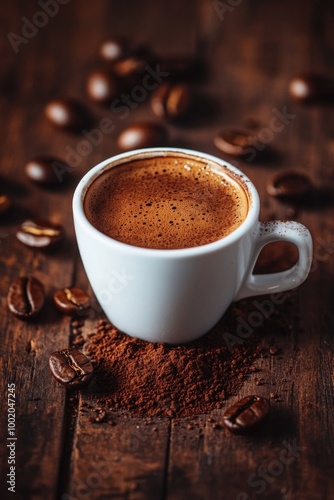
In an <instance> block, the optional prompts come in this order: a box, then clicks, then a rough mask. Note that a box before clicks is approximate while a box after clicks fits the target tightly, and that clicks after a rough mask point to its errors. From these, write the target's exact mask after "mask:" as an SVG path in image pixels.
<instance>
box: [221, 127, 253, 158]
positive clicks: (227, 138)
mask: <svg viewBox="0 0 334 500" xmlns="http://www.w3.org/2000/svg"><path fill="white" fill-rule="evenodd" d="M213 142H214V144H215V146H216V147H217V148H218V149H220V151H222V152H223V153H226V154H229V155H235V156H242V155H244V154H246V153H248V152H249V151H248V150H249V148H251V147H253V146H254V144H256V137H255V135H254V133H253V132H252V131H249V130H244V129H225V130H222V131H221V132H219V133H218V134H217V135H216V136H215V138H214V140H213Z"/></svg>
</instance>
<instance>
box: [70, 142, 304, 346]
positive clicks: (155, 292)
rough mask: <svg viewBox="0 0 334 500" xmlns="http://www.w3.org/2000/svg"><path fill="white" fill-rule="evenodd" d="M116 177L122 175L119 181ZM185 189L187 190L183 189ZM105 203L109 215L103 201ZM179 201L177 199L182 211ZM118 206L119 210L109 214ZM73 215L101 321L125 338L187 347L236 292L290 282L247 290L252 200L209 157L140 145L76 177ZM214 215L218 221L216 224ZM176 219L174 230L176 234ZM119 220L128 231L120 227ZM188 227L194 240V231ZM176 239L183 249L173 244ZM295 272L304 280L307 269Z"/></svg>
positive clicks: (262, 289)
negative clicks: (163, 179)
mask: <svg viewBox="0 0 334 500" xmlns="http://www.w3.org/2000/svg"><path fill="white" fill-rule="evenodd" d="M152 161H153V165H154V166H153V167H152V168H151V167H149V165H152ZM168 162H169V163H168ZM145 165H146V167H145ZM129 167H130V168H129ZM148 167H149V168H148ZM187 167H190V168H188V170H187ZM145 168H146V173H145ZM169 169H171V170H172V171H173V175H171V176H169V177H168V182H167V188H166V189H167V191H165V188H163V189H161V187H160V194H161V192H163V194H164V197H163V199H161V200H159V199H158V198H157V197H155V198H154V196H153V195H152V193H153V194H154V193H155V194H157V189H158V188H159V181H157V179H159V176H161V175H162V174H163V175H165V176H166V171H168V170H169ZM180 169H185V171H186V172H187V175H181V174H180ZM164 170H165V172H163V171H164ZM124 171H125V174H126V175H128V177H126V176H125V182H123V181H122V176H123V175H124ZM134 171H135V172H136V173H135V175H134V173H133V172H134ZM194 171H195V174H194ZM155 172H158V173H157V174H156V173H155ZM199 172H200V175H198V174H199ZM111 173H112V175H110V174H111ZM167 173H168V172H167ZM201 176H202V177H201ZM215 176H216V177H217V176H220V179H222V181H223V189H222V187H221V186H219V187H217V186H218V184H217V183H218V181H217V179H216V177H215ZM195 177H197V180H195ZM210 177H213V178H214V179H213V182H211V184H210V182H209V181H207V179H208V178H210ZM181 178H182V179H181ZM180 179H181V180H180ZM123 180H124V179H123ZM189 183H190V184H191V186H192V188H191V189H188V191H187V189H186V188H187V186H189ZM94 186H95V187H94ZM130 186H131V189H129V187H130ZM157 186H158V188H157ZM203 186H204V187H203ZM181 188H182V189H181ZM193 188H194V189H195V188H196V189H197V191H199V192H200V196H199V198H200V200H201V202H204V201H205V198H206V197H208V198H210V200H209V201H210V203H208V204H207V210H206V212H209V208H210V207H211V209H212V210H211V212H209V213H204V212H205V210H204V209H203V206H202V205H201V206H200V207H196V206H195V205H196V199H197V200H198V198H196V196H190V195H191V194H194V193H191V191H192V189H193ZM181 192H182V193H181ZM224 192H225V198H224ZM180 193H181V194H180ZM203 193H204V194H203ZM195 194H196V193H195ZM187 196H188V198H187ZM86 197H87V198H86ZM111 197H112V201H113V204H112V207H113V209H112V210H111V209H110V204H108V203H107V201H108V200H109V199H110V198H111ZM222 199H223V201H224V203H225V205H226V207H227V209H226V210H225V211H222V210H221V207H220V205H218V209H217V204H219V203H220V204H221V201H222ZM87 200H88V203H87ZM180 200H185V203H184V210H183V212H182V210H181V211H180V206H181V207H182V203H181V202H180ZM123 202H124V203H123ZM138 203H139V205H137V204H138ZM140 205H141V207H140ZM161 205H164V206H163V207H162V206H161ZM87 207H88V208H87ZM118 207H121V209H120V210H119V211H118V212H117V209H118ZM174 207H175V208H174ZM215 207H216V209H215ZM226 207H225V208H226ZM198 208H200V210H199V212H200V215H201V217H200V220H199V218H197V219H196V217H194V221H191V214H192V213H193V212H194V213H195V215H196V213H199V212H196V209H198ZM158 209H160V210H158ZM202 209H203V210H202ZM94 210H95V212H94ZM187 210H188V212H187ZM189 210H190V211H189ZM201 210H202V211H201ZM233 210H235V211H234V212H233ZM139 211H141V212H142V213H141V214H139ZM192 211H193V212H192ZM223 212H224V214H223ZM115 213H116V215H115ZM73 214H74V225H75V231H76V236H77V241H78V246H79V250H80V254H81V257H82V261H83V264H84V267H85V270H86V273H87V276H88V279H89V281H90V283H91V285H92V288H93V291H94V293H95V294H96V296H97V299H98V301H99V303H100V305H101V307H102V309H103V310H104V312H105V314H106V316H107V317H108V319H109V320H110V321H111V323H113V324H114V325H115V326H116V327H117V328H119V329H120V330H121V331H123V332H124V333H127V334H129V335H131V336H134V337H138V338H141V339H144V340H147V341H154V342H167V343H172V344H178V343H184V342H188V341H191V340H194V339H196V338H198V337H200V336H201V335H204V334H205V333H207V332H208V331H209V330H210V329H211V328H212V327H213V326H214V325H215V324H216V323H217V322H218V321H219V320H220V318H221V317H222V315H223V314H224V312H225V311H226V309H227V308H228V307H229V305H230V304H231V303H232V302H233V301H234V300H236V299H238V298H241V296H250V295H259V294H262V293H269V290H271V289H273V290H275V287H276V288H277V291H281V290H283V289H289V288H292V287H293V284H295V283H296V281H293V280H292V281H293V282H292V281H291V279H292V277H290V278H291V279H290V278H289V283H280V278H282V279H283V278H284V277H287V276H286V275H285V276H284V277H283V276H282V275H281V276H278V277H277V279H276V281H275V280H274V281H273V280H272V279H270V280H269V281H270V283H269V281H268V282H267V283H265V282H264V281H263V282H262V283H261V285H259V286H258V283H257V281H256V283H255V286H254V287H253V285H252V276H253V275H252V269H253V267H254V264H255V261H256V259H257V255H258V254H259V252H260V250H261V248H262V247H263V246H264V245H265V244H267V243H268V242H269V240H268V239H266V241H265V240H264V239H263V236H262V235H261V234H262V230H263V224H261V223H259V221H258V215H259V198H258V194H257V191H256V189H255V187H254V186H253V184H252V183H251V181H250V180H249V179H248V178H247V177H246V176H245V175H244V174H243V173H242V172H240V171H239V170H238V169H236V168H235V167H233V166H232V165H229V164H226V162H224V161H223V160H221V159H218V158H215V157H213V156H211V155H207V154H204V153H199V152H195V151H190V150H183V149H182V150H181V149H176V148H150V149H144V150H137V151H131V152H128V153H123V154H120V155H118V156H115V157H113V158H111V159H108V160H106V161H104V162H102V163H100V164H99V165H97V166H96V167H94V168H93V169H92V170H90V171H89V172H88V173H87V174H86V175H85V176H84V178H83V179H82V180H81V182H80V183H79V185H78V187H77V189H76V191H75V194H74V198H73ZM202 214H203V215H202ZM222 214H223V215H224V217H225V219H226V220H223V224H220V223H221V219H222ZM236 214H237V215H236ZM135 215H137V217H135ZM139 215H140V216H141V217H138V216H139ZM162 215H164V216H165V219H164V221H163V222H164V225H161V224H162V222H161V221H162V219H163V217H162ZM122 217H123V219H122ZM187 217H188V219H189V220H187ZM202 218H203V220H202ZM113 219H115V221H116V224H114V225H113ZM159 219H160V222H159ZM181 219H185V220H184V221H182V220H181ZM120 221H121V223H120ZM177 222H178V223H179V229H178V226H177V225H176V223H177ZM181 222H183V223H184V224H183V226H182V228H181V229H180V223H181ZM125 223H126V224H129V225H128V226H126V225H125V226H124V225H123V226H121V224H125ZM187 223H188V224H189V226H187V225H186V224H187ZM159 224H160V226H159ZM282 224H283V223H282ZM294 224H297V223H294ZM297 225H298V224H297ZM124 227H125V228H126V230H124ZM162 227H163V229H164V231H165V232H166V234H165V237H164V238H162V240H163V244H162V246H161V247H159V246H157V245H158V244H157V243H156V242H157V241H158V243H159V241H162V240H160V239H161V237H159V236H158V235H159V234H161V233H162V232H163V231H162ZM198 227H199V229H200V231H199V233H200V238H199V239H198V238H197V236H196V234H195V233H196V230H197V229H198ZM302 227H304V226H302ZM134 228H137V229H136V231H134ZM187 228H188V231H186V230H185V229H187ZM217 228H218V229H219V230H218V231H217ZM128 229H130V231H128ZM131 229H132V231H131ZM280 229H282V225H281V226H280ZM284 229H287V230H288V233H289V234H288V239H289V241H291V240H293V238H294V237H295V233H296V231H295V228H292V227H288V226H284ZM304 229H305V228H304ZM268 230H269V228H268ZM305 230H306V229H305ZM219 231H220V233H219ZM224 231H225V232H224ZM306 231H307V230H306ZM217 232H218V233H219V234H218V236H217ZM131 233H136V235H135V236H136V238H137V237H138V238H139V239H137V240H136V239H135V243H133V242H132V241H133V240H131V239H130V240H129V238H128V235H129V234H130V235H131ZM269 233H270V234H272V236H271V237H270V241H274V240H275V241H276V240H277V239H282V237H281V235H279V234H278V233H277V230H276V229H270V230H269ZM124 235H125V238H123V237H124ZM152 235H153V236H154V237H153V236H152ZM175 235H176V236H177V235H179V238H177V237H176V236H175ZM180 235H181V237H180ZM120 236H121V237H122V238H123V241H122V239H121V238H120ZM131 237H132V236H131ZM184 238H186V244H185V245H183V246H182V241H183V240H184ZM283 239H284V236H283ZM285 239H287V238H285ZM137 241H139V244H137V243H136V242H137ZM173 241H177V245H175V244H174V243H173ZM142 242H143V243H142ZM152 242H153V243H152ZM292 242H295V241H292ZM180 244H181V246H180ZM173 245H174V246H173ZM175 246H176V248H175ZM152 247H153V248H152ZM309 247H310V245H309ZM299 250H300V248H299ZM290 271H291V270H290ZM295 271H296V269H294V272H295ZM280 274H282V273H278V275H280ZM295 274H296V273H295ZM303 275H304V279H305V277H306V275H307V273H305V272H304V273H303ZM268 276H270V275H265V277H262V278H261V279H262V280H263V279H265V278H266V277H268ZM256 280H257V278H256ZM299 282H301V279H300V277H299ZM295 286H296V285H295ZM252 287H253V288H254V289H252Z"/></svg>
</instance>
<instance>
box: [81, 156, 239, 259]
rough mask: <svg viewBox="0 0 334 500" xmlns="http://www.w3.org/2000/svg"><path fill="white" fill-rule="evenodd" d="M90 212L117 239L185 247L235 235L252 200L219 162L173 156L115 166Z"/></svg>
mask: <svg viewBox="0 0 334 500" xmlns="http://www.w3.org/2000/svg"><path fill="white" fill-rule="evenodd" d="M84 211H85V214H86V217H87V219H88V220H89V222H90V223H91V224H92V225H93V226H94V227H95V228H96V229H98V230H99V231H101V232H102V233H104V234H106V235H107V236H110V237H111V238H113V239H115V240H118V241H121V242H123V243H127V244H129V245H134V246H138V247H144V248H153V249H180V248H190V247H196V246H200V245H205V244H207V243H212V242H214V241H217V240H219V239H221V238H224V237H225V236H227V235H228V234H230V233H232V232H233V231H234V230H235V229H236V228H237V227H238V226H240V224H241V223H242V222H243V221H244V220H245V218H246V216H247V212H248V198H247V195H246V192H245V191H244V189H243V187H242V185H241V184H239V183H238V182H237V181H236V180H235V179H234V178H232V176H230V175H229V174H228V173H227V172H226V170H225V169H224V168H223V167H221V166H219V165H218V164H215V163H211V162H210V163H208V162H206V161H204V160H202V161H201V160H197V159H196V160H195V159H193V158H187V157H179V156H172V155H170V156H166V157H154V158H145V159H141V160H133V161H129V162H128V163H124V164H122V165H119V166H115V167H113V168H110V169H109V170H107V171H106V172H104V173H103V174H101V175H100V176H99V177H97V178H96V179H95V180H94V182H93V183H92V184H91V186H90V187H89V188H88V191H87V193H86V196H85V199H84Z"/></svg>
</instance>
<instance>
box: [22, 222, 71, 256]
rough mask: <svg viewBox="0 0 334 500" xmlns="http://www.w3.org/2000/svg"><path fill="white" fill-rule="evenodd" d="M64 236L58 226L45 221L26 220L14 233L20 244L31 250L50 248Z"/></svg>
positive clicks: (60, 227) (62, 230)
mask: <svg viewBox="0 0 334 500" xmlns="http://www.w3.org/2000/svg"><path fill="white" fill-rule="evenodd" d="M63 236H64V229H63V227H62V226H61V225H60V224H54V223H53V222H50V221H46V220H31V219H30V220H26V221H25V222H23V223H22V224H21V227H20V229H19V230H18V231H17V232H16V237H17V239H18V240H19V241H21V243H24V244H25V245H27V246H28V247H32V248H41V249H46V248H51V247H53V246H55V245H56V244H58V243H59V242H60V241H61V240H62V238H63Z"/></svg>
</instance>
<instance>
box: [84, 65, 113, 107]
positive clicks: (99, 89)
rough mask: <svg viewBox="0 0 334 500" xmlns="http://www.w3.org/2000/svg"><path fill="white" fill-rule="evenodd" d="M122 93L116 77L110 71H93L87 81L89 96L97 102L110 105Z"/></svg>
mask: <svg viewBox="0 0 334 500" xmlns="http://www.w3.org/2000/svg"><path fill="white" fill-rule="evenodd" d="M119 93H120V85H119V82H118V79H117V77H116V76H115V75H113V74H112V73H111V72H108V71H101V70H98V71H93V72H92V73H91V74H90V75H89V76H88V80H87V94H88V96H89V97H90V98H91V99H92V100H93V101H95V102H98V103H101V104H106V103H110V102H111V101H112V100H113V99H114V98H115V97H116V96H117V95H118V94H119Z"/></svg>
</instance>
